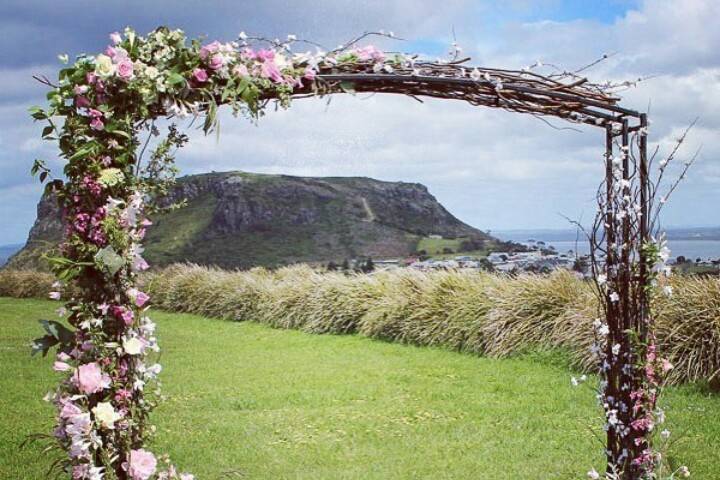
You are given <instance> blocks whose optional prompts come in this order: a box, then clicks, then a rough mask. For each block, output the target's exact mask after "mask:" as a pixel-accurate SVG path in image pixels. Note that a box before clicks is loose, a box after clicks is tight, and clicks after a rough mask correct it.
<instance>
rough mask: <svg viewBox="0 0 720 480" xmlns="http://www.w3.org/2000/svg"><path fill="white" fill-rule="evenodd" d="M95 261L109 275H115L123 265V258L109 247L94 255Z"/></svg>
mask: <svg viewBox="0 0 720 480" xmlns="http://www.w3.org/2000/svg"><path fill="white" fill-rule="evenodd" d="M95 261H96V262H98V263H99V264H100V265H101V266H103V267H105V268H106V269H107V271H108V272H109V273H110V275H115V274H116V273H117V272H118V270H120V269H121V268H122V267H123V265H125V260H124V259H123V257H121V256H120V255H118V254H117V252H116V251H115V250H114V249H113V248H112V247H111V246H109V245H108V246H107V247H105V248H103V249H102V250H100V251H99V252H97V253H96V254H95Z"/></svg>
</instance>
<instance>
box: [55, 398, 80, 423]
mask: <svg viewBox="0 0 720 480" xmlns="http://www.w3.org/2000/svg"><path fill="white" fill-rule="evenodd" d="M81 413H82V410H80V408H78V406H77V405H75V404H74V403H72V402H71V401H69V400H68V401H66V402H65V403H64V404H63V407H62V409H61V410H60V418H64V419H67V418H71V417H74V416H75V415H80V414H81Z"/></svg>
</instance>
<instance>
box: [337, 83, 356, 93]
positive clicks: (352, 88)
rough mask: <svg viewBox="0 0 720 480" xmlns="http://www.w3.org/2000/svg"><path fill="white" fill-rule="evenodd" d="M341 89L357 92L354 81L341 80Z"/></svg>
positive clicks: (347, 91)
mask: <svg viewBox="0 0 720 480" xmlns="http://www.w3.org/2000/svg"><path fill="white" fill-rule="evenodd" d="M340 89H342V91H343V92H345V93H351V94H353V95H354V94H355V84H354V83H353V82H340Z"/></svg>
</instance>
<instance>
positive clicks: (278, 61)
mask: <svg viewBox="0 0 720 480" xmlns="http://www.w3.org/2000/svg"><path fill="white" fill-rule="evenodd" d="M275 65H276V66H277V68H278V70H281V71H282V70H283V69H285V68H287V67H289V66H291V64H290V62H289V61H288V59H287V58H286V57H285V55H280V54H278V53H276V54H275Z"/></svg>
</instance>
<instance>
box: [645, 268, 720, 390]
mask: <svg viewBox="0 0 720 480" xmlns="http://www.w3.org/2000/svg"><path fill="white" fill-rule="evenodd" d="M669 287H670V289H668V290H667V291H668V293H670V294H669V295H663V296H659V298H658V299H657V300H656V303H655V312H656V314H657V321H656V328H657V337H658V347H659V348H660V349H661V350H662V351H663V352H664V353H665V355H666V356H667V357H668V359H669V361H670V362H671V363H672V364H673V365H674V368H673V369H672V370H670V372H669V375H668V380H669V381H670V382H672V383H678V382H680V381H696V380H702V379H709V380H711V382H712V383H713V384H718V385H720V279H718V278H717V277H686V276H674V277H671V280H670V282H669Z"/></svg>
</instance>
